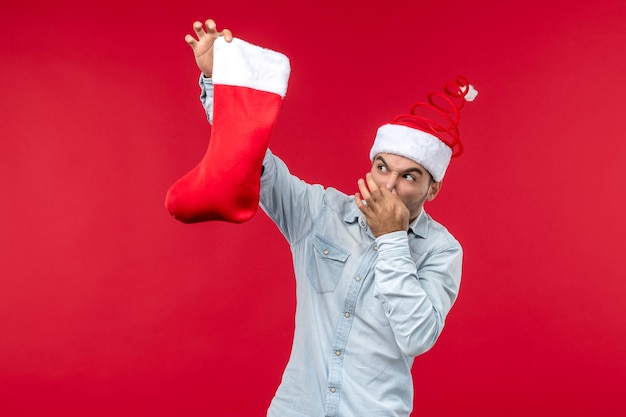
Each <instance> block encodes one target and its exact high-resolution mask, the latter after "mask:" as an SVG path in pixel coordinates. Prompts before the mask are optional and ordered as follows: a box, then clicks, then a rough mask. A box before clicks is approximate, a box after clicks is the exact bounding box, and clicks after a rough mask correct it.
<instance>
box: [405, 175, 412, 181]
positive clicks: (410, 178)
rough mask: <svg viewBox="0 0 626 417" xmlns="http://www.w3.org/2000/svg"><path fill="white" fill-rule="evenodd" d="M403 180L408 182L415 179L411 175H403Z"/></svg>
mask: <svg viewBox="0 0 626 417" xmlns="http://www.w3.org/2000/svg"><path fill="white" fill-rule="evenodd" d="M404 179H405V180H408V181H415V177H414V176H413V175H411V174H405V175H404Z"/></svg>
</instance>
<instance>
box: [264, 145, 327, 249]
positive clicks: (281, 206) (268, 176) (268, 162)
mask: <svg viewBox="0 0 626 417" xmlns="http://www.w3.org/2000/svg"><path fill="white" fill-rule="evenodd" d="M325 194H326V193H325V190H324V188H323V187H322V186H321V185H317V184H316V185H311V184H307V183H306V182H304V181H302V180H300V179H299V178H298V177H296V176H294V175H292V174H291V173H290V172H289V169H288V168H287V166H286V165H285V163H284V162H283V161H282V160H281V159H280V158H278V157H276V156H275V155H274V154H272V152H271V151H270V150H269V149H268V151H267V152H266V154H265V159H264V160H263V175H262V176H261V199H260V205H261V208H262V209H263V211H265V213H267V215H268V216H269V217H270V218H271V219H272V220H273V221H274V223H276V225H277V226H278V228H279V229H280V231H281V232H282V234H283V235H284V236H285V238H286V239H287V241H288V242H289V243H290V244H295V243H297V242H298V241H300V240H301V239H302V238H303V237H304V236H305V235H306V234H307V233H308V232H309V231H310V230H311V227H312V225H313V222H314V221H315V219H316V218H317V217H318V216H319V215H320V213H321V211H322V209H323V205H324V196H325Z"/></svg>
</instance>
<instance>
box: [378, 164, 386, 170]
mask: <svg viewBox="0 0 626 417" xmlns="http://www.w3.org/2000/svg"><path fill="white" fill-rule="evenodd" d="M378 170H379V171H382V172H384V171H387V167H386V166H384V165H378Z"/></svg>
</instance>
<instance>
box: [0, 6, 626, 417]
mask: <svg viewBox="0 0 626 417" xmlns="http://www.w3.org/2000/svg"><path fill="white" fill-rule="evenodd" d="M7 3H8V2H4V3H3V5H2V6H0V180H1V184H0V185H1V191H2V203H1V204H0V236H1V237H0V262H1V264H0V274H1V277H0V414H2V415H6V416H34V415H39V416H52V415H63V416H110V415H117V416H179V415H185V416H200V415H209V416H212V415H222V416H262V415H265V414H264V413H265V410H266V408H267V405H268V403H269V400H270V399H271V396H272V394H273V392H274V390H275V388H276V386H277V384H278V382H279V379H280V375H281V372H282V369H283V367H284V365H285V363H286V360H287V356H288V353H289V349H290V342H291V336H292V331H293V313H294V306H295V300H294V282H293V275H292V270H291V263H290V254H289V251H288V247H287V244H286V243H285V242H284V241H283V239H282V237H281V235H280V234H279V232H278V231H277V230H276V229H275V228H274V227H273V225H272V224H271V223H270V221H269V220H268V219H267V218H266V217H265V216H264V215H263V214H261V213H260V214H259V215H257V216H256V217H255V218H254V219H252V220H251V221H250V222H248V223H245V224H243V225H232V224H227V223H219V222H215V223H204V224H197V225H183V224H181V223H178V222H176V221H175V220H173V219H172V218H171V217H169V215H168V214H167V213H166V211H165V209H164V206H163V201H164V197H165V192H166V190H167V189H168V188H169V186H170V185H171V184H172V183H173V182H174V181H175V180H176V179H178V178H179V177H180V176H182V175H183V174H184V173H186V172H187V171H188V170H189V169H191V168H192V167H193V166H194V165H195V164H196V163H197V162H198V161H199V159H200V158H201V156H202V155H203V153H204V150H205V149H206V144H207V140H208V134H209V128H208V125H207V123H206V121H205V116H204V113H203V110H202V108H201V106H200V104H199V100H198V95H199V88H198V86H197V77H198V70H197V68H196V66H195V63H194V61H193V57H192V52H191V50H190V49H189V47H188V46H187V45H186V44H185V42H184V41H183V37H184V35H185V34H186V33H188V32H190V30H191V23H192V22H193V21H194V20H198V19H201V20H204V19H205V18H208V17H213V18H215V19H216V20H217V22H218V24H219V25H220V27H223V26H227V27H229V28H231V29H232V30H233V31H234V33H235V35H236V36H239V37H241V38H243V39H246V40H249V41H251V42H254V43H257V44H260V45H263V46H266V47H270V48H272V49H275V50H279V51H281V52H284V53H285V54H287V55H288V56H289V57H290V58H291V63H292V77H291V81H290V87H289V92H288V95H287V98H286V99H285V101H284V106H283V109H282V112H281V116H280V119H279V122H278V125H277V127H276V130H275V134H274V136H273V138H272V142H271V147H272V149H273V150H274V151H275V153H277V154H279V155H281V156H282V157H283V159H285V160H286V161H287V162H288V164H289V165H290V166H291V168H292V171H293V172H294V173H296V174H297V175H299V176H301V177H302V178H304V179H306V180H308V181H310V182H321V183H324V184H326V185H332V186H335V187H337V188H339V189H342V190H344V191H346V192H348V193H353V192H355V191H356V180H357V179H358V178H359V177H361V176H362V175H363V174H364V172H365V171H366V170H367V169H368V165H369V162H368V159H367V154H368V151H369V147H370V145H371V142H372V139H373V135H374V132H375V129H376V128H377V127H378V125H380V124H382V123H385V122H387V121H388V120H389V119H390V118H391V117H392V116H394V115H396V114H398V113H402V112H404V111H406V110H407V109H408V107H409V106H410V104H411V103H412V102H413V101H414V100H417V99H421V98H423V97H424V95H425V94H426V93H427V92H428V91H430V90H432V89H438V88H439V87H440V86H441V84H442V83H443V82H444V81H447V80H449V79H451V78H452V77H453V76H455V75H457V74H463V75H465V76H466V77H467V78H468V79H469V80H470V81H471V82H472V83H473V84H474V85H475V86H476V88H477V89H478V90H479V91H480V94H479V97H478V100H477V101H476V102H475V103H472V104H471V105H468V106H467V107H466V108H465V109H464V110H463V113H462V116H461V117H462V120H461V126H460V127H461V137H462V140H463V141H464V143H465V148H466V151H465V153H464V154H463V155H462V156H461V157H460V158H458V159H455V160H454V161H453V164H452V166H451V168H450V169H449V171H448V174H447V177H446V180H445V184H444V187H443V190H442V193H441V194H440V196H439V197H438V198H437V200H435V201H434V202H432V203H430V205H428V206H427V210H428V211H429V212H430V213H431V214H432V215H433V216H434V217H435V218H437V219H438V220H440V221H441V222H442V223H444V224H445V225H447V226H448V227H449V229H450V230H451V231H452V232H453V233H454V234H455V235H456V236H457V237H458V238H459V240H460V241H461V242H462V244H463V246H464V249H465V264H464V276H463V283H462V287H461V294H460V298H459V300H458V302H457V304H456V305H455V307H454V309H453V310H452V312H451V314H450V316H449V319H448V323H447V327H446V329H445V331H444V333H443V335H442V337H441V339H440V341H439V342H438V344H437V345H436V346H435V348H434V349H433V350H432V351H430V352H429V353H427V354H425V355H423V356H422V357H420V358H418V359H417V361H416V363H415V366H414V375H415V382H416V401H415V407H416V411H415V412H414V415H419V416H432V417H445V416H454V417H462V416H482V417H489V416H529V415H532V416H554V415H558V416H570V417H572V416H623V415H625V413H626V411H624V406H623V402H622V400H621V397H622V395H623V393H624V381H625V378H626V331H625V328H626V314H624V313H625V304H626V303H625V301H624V300H625V298H626V283H625V282H624V281H625V278H626V272H625V268H626V256H625V253H624V243H623V238H624V235H625V234H626V222H625V221H624V218H623V215H622V213H623V208H624V187H623V185H622V182H623V179H624V162H623V161H624V159H625V158H626V145H625V144H624V132H625V131H626V118H625V117H624V110H625V107H624V98H625V97H626V85H625V82H624V74H625V73H626V53H625V49H624V46H625V45H626V4H625V3H624V2H623V1H621V0H604V1H594V2H571V1H565V0H553V1H534V0H531V1H524V2H522V1H515V2H503V1H501V0H473V1H461V0H441V1H436V2H435V1H430V2H426V1H420V0H411V1H396V2H383V3H380V4H369V3H363V4H362V3H359V2H355V1H344V2H339V1H336V0H318V1H315V2H306V3H303V4H300V3H297V2H292V1H286V0H285V1H279V0H266V1H263V2H260V1H251V0H242V1H238V2H220V3H217V2H216V3H215V4H210V3H202V2H192V1H188V0H178V1H168V2H165V1H132V0H129V1H120V0H114V1H109V2H102V4H92V3H91V2H78V1H70V0H68V1H62V0H59V1H56V2H50V3H37V2H32V1H31V2H28V1H26V2H11V3H12V4H11V5H8V4H7Z"/></svg>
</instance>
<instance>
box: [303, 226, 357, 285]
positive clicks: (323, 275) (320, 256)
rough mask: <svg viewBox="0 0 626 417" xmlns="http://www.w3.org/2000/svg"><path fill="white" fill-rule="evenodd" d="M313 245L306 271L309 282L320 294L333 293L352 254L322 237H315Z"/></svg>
mask: <svg viewBox="0 0 626 417" xmlns="http://www.w3.org/2000/svg"><path fill="white" fill-rule="evenodd" d="M312 243H313V248H312V253H311V256H309V259H308V262H307V269H306V274H307V277H308V278H309V282H310V283H311V285H312V286H313V288H314V289H315V291H317V292H318V293H320V294H323V293H328V292H333V291H335V288H336V287H337V283H338V282H339V278H340V277H341V275H342V274H343V270H344V269H345V266H346V261H347V260H348V258H349V257H350V252H348V251H347V250H345V249H342V248H340V247H338V246H337V245H334V244H332V243H330V242H329V241H328V240H327V239H324V238H323V237H322V236H320V235H315V236H314V237H313V241H312Z"/></svg>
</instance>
